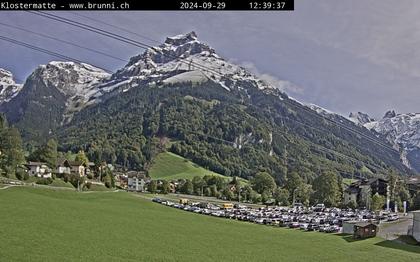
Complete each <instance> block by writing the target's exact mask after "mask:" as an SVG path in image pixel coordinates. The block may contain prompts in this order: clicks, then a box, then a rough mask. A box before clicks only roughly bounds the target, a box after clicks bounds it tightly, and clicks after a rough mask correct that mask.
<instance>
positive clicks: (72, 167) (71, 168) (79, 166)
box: [57, 159, 89, 177]
mask: <svg viewBox="0 0 420 262" xmlns="http://www.w3.org/2000/svg"><path fill="white" fill-rule="evenodd" d="M88 170H89V169H88V168H87V165H85V164H83V163H82V162H77V161H69V160H67V159H61V160H59V161H58V163H57V174H68V175H69V174H77V175H79V176H80V177H82V176H85V175H86V171H88Z"/></svg>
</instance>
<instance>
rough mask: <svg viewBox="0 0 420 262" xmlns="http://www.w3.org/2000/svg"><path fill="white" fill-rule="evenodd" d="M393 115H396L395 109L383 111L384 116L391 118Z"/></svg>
mask: <svg viewBox="0 0 420 262" xmlns="http://www.w3.org/2000/svg"><path fill="white" fill-rule="evenodd" d="M395 116H397V114H396V113H395V110H389V111H387V112H386V113H385V115H384V118H393V117H395Z"/></svg>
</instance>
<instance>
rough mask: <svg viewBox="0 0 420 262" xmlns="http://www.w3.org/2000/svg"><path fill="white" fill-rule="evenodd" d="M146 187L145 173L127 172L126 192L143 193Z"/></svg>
mask: <svg viewBox="0 0 420 262" xmlns="http://www.w3.org/2000/svg"><path fill="white" fill-rule="evenodd" d="M145 185H146V173H145V172H143V171H129V172H127V190H128V191H136V192H144V191H145Z"/></svg>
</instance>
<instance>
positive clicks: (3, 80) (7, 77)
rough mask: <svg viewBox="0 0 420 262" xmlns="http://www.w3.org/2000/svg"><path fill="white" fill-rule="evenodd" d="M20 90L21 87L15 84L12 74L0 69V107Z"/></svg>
mask: <svg viewBox="0 0 420 262" xmlns="http://www.w3.org/2000/svg"><path fill="white" fill-rule="evenodd" d="M21 89H22V85H21V84H17V83H16V82H15V80H14V79H13V74H12V73H11V72H9V71H7V70H5V69H3V68H0V105H1V104H3V103H5V102H9V101H10V100H11V99H12V98H13V97H15V96H17V94H18V93H19V92H20V90H21Z"/></svg>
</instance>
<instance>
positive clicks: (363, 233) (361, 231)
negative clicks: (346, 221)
mask: <svg viewBox="0 0 420 262" xmlns="http://www.w3.org/2000/svg"><path fill="white" fill-rule="evenodd" d="M377 230H378V226H377V225H375V224H373V223H367V222H361V223H356V224H354V232H353V238H354V239H360V238H368V237H375V236H376V233H377Z"/></svg>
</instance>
